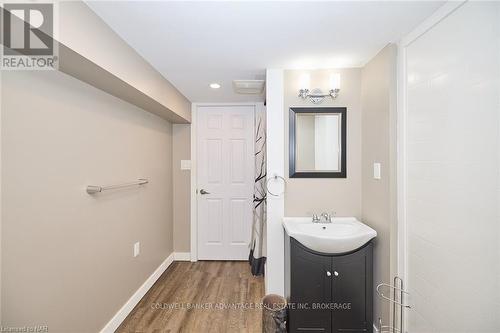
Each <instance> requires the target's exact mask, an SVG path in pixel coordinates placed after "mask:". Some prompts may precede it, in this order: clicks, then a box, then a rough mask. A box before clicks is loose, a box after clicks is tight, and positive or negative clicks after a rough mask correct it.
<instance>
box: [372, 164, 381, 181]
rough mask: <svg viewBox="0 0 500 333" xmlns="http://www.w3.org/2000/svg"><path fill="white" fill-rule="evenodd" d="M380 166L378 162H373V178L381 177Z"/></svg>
mask: <svg viewBox="0 0 500 333" xmlns="http://www.w3.org/2000/svg"><path fill="white" fill-rule="evenodd" d="M381 169H382V167H381V165H380V163H373V179H381V178H382V176H381V173H382V171H381Z"/></svg>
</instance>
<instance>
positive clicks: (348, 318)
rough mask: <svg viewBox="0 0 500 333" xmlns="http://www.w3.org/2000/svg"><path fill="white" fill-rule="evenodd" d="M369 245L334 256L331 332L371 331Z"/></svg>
mask: <svg viewBox="0 0 500 333" xmlns="http://www.w3.org/2000/svg"><path fill="white" fill-rule="evenodd" d="M372 246H373V245H372V244H368V245H367V246H366V247H364V248H363V249H361V250H359V251H357V252H354V253H351V254H347V255H342V256H336V257H333V267H332V269H333V276H332V297H333V306H334V308H333V323H332V325H333V330H332V332H335V333H337V332H372V331H373V326H372V323H373V320H372V316H373V315H372V297H373V296H372V294H373V286H372V271H373V268H372Z"/></svg>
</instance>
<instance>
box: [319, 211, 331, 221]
mask: <svg viewBox="0 0 500 333" xmlns="http://www.w3.org/2000/svg"><path fill="white" fill-rule="evenodd" d="M332 215H333V214H332ZM332 215H330V214H328V213H321V217H323V218H325V223H332Z"/></svg>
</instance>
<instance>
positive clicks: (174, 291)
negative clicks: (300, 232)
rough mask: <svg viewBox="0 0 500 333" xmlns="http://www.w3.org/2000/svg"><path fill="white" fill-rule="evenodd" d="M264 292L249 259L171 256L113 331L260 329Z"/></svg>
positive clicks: (196, 332) (195, 332) (233, 332)
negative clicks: (176, 258)
mask: <svg viewBox="0 0 500 333" xmlns="http://www.w3.org/2000/svg"><path fill="white" fill-rule="evenodd" d="M263 296H264V279H263V277H254V276H252V274H251V273H250V266H249V265H248V263H247V262H241V261H240V262H238V261H198V262H174V263H173V264H172V265H171V266H170V267H169V268H168V269H167V270H166V271H165V272H164V273H163V274H162V276H161V277H160V278H159V279H158V281H156V283H155V284H154V285H153V287H152V288H151V289H150V290H149V291H148V293H147V294H146V295H145V296H144V297H143V298H142V300H141V301H140V302H139V304H137V306H136V307H135V308H134V310H132V312H131V313H130V314H129V315H128V317H127V318H126V319H125V320H124V321H123V323H122V324H121V325H120V327H119V328H118V330H117V331H116V332H119V333H129V332H155V333H156V332H158V333H160V332H190V333H205V332H214V333H215V332H216V333H224V332H228V333H229V332H231V333H239V332H259V333H260V332H261V330H262V329H261V325H262V323H261V321H262V320H261V309H260V303H261V300H262V297H263ZM256 305H257V306H256ZM195 307H197V308H195Z"/></svg>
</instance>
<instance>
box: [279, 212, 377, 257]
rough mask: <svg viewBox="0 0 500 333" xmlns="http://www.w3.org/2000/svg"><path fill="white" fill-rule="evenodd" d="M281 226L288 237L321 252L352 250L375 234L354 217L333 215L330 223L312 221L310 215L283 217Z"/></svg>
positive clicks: (375, 233) (375, 234)
mask: <svg viewBox="0 0 500 333" xmlns="http://www.w3.org/2000/svg"><path fill="white" fill-rule="evenodd" d="M283 226H284V227H285V230H286V232H287V234H288V235H289V236H290V237H293V238H295V239H296V240H297V241H298V242H299V243H301V244H302V245H304V246H305V247H307V248H309V249H311V250H314V251H318V252H323V253H333V254H335V253H344V252H349V251H353V250H356V249H357V248H359V247H361V246H363V245H365V244H366V243H367V242H368V241H370V240H371V239H373V238H375V237H376V236H377V232H376V231H375V230H373V229H372V228H370V227H369V226H367V225H366V224H363V223H361V222H359V221H358V220H356V218H354V217H335V218H333V219H332V223H313V222H312V218H310V217H285V218H283Z"/></svg>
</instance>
